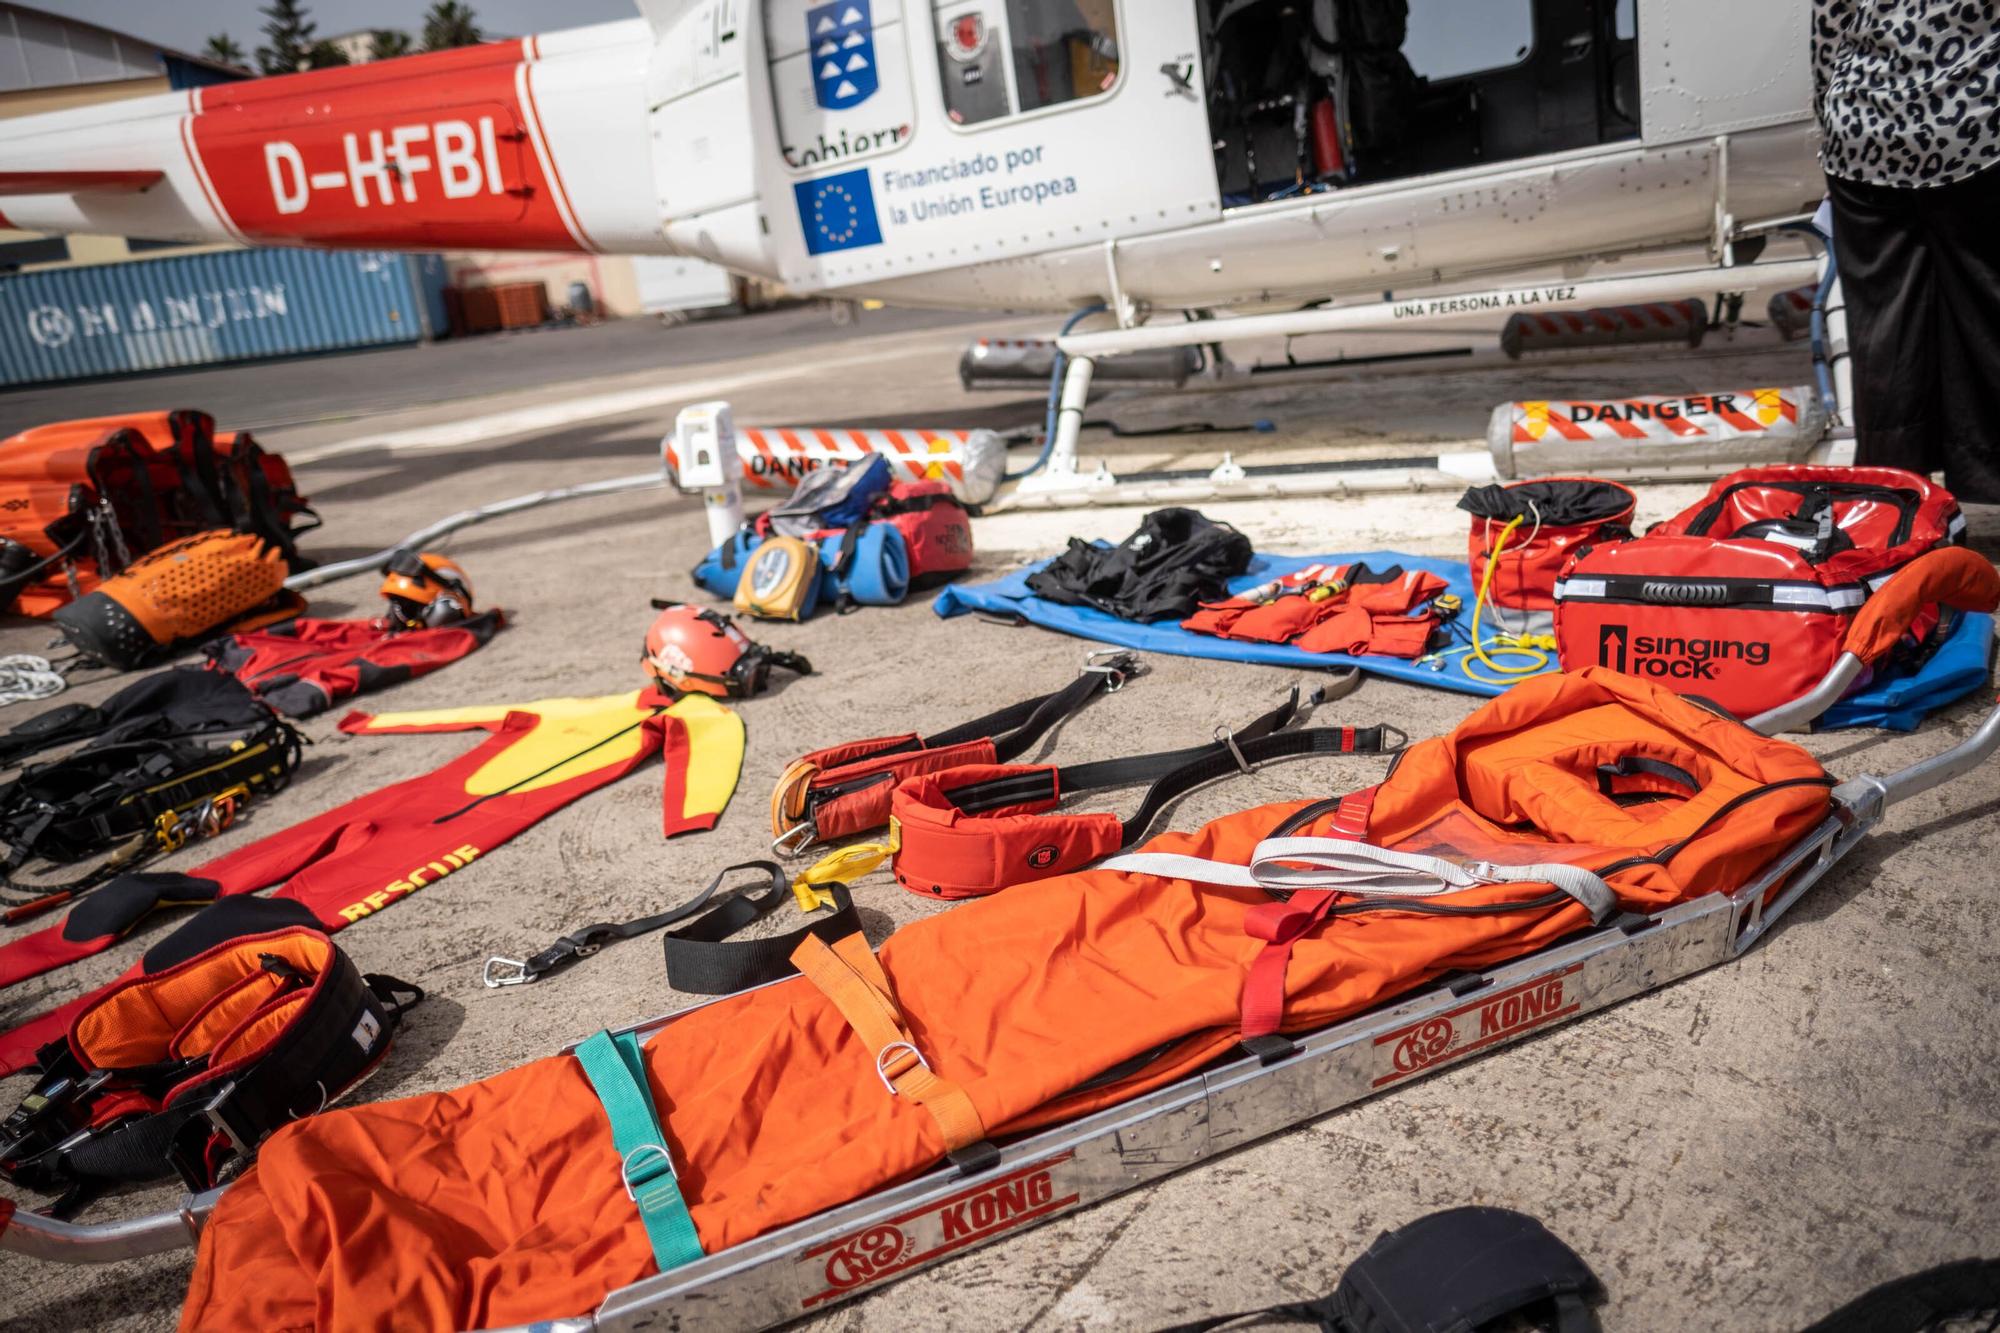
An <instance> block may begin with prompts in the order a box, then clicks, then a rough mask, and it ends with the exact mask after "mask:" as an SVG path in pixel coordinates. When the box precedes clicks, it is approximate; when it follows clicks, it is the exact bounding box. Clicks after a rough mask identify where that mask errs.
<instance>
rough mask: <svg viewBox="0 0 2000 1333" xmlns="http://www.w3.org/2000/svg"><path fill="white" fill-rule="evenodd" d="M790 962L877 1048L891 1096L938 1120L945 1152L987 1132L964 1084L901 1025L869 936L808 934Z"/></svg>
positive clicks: (877, 1061)
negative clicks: (935, 1064)
mask: <svg viewBox="0 0 2000 1333" xmlns="http://www.w3.org/2000/svg"><path fill="white" fill-rule="evenodd" d="M792 966H793V967H796V968H797V969H798V970H799V971H800V972H801V973H802V974H803V975H804V976H805V979H806V980H807V981H810V982H811V983H812V984H813V985H814V986H817V987H818V988H819V991H820V994H822V995H824V996H826V998H827V999H828V1000H831V1001H832V1002H833V1007H834V1008H836V1009H838V1010H840V1015H841V1017H842V1018H845V1019H846V1020H847V1024H848V1026H849V1027H851V1028H853V1029H854V1035H856V1036H857V1037H859V1038H861V1042H862V1045H864V1046H866V1047H867V1048H868V1049H870V1050H872V1051H873V1052H874V1053H875V1072H876V1073H877V1074H879V1075H880V1076H881V1078H882V1081H883V1083H885V1084H887V1085H888V1088H889V1092H890V1094H891V1095H892V1096H898V1097H908V1098H909V1099H910V1100H911V1101H914V1102H916V1103H917V1104H918V1105H919V1106H921V1107H923V1108H924V1109H925V1110H926V1111H929V1112H930V1113H931V1118H932V1119H933V1120H935V1121H936V1122H937V1127H938V1130H939V1132H940V1133H942V1134H943V1135H944V1148H945V1151H946V1152H956V1151H958V1150H959V1149H960V1148H965V1147H969V1146H970V1145H972V1144H975V1143H978V1142H979V1141H980V1140H982V1139H984V1138H985V1137H986V1126H985V1124H984V1123H983V1122H982V1121H981V1120H980V1118H979V1112H978V1111H977V1110H976V1109H975V1108H974V1107H973V1105H972V1099H971V1098H970V1097H968V1096H966V1095H965V1089H964V1088H961V1087H959V1086H958V1084H956V1083H953V1082H952V1081H951V1080H950V1079H947V1078H941V1077H940V1076H938V1075H937V1074H936V1073H934V1072H932V1070H931V1067H930V1065H929V1064H928V1063H927V1062H926V1061H925V1060H924V1057H923V1054H922V1052H920V1051H918V1050H917V1047H916V1043H915V1042H914V1041H912V1040H911V1037H910V1031H909V1029H908V1028H907V1027H905V1026H904V1025H903V1016H902V1012H901V1011H900V1010H899V1009H897V1007H896V1000H895V997H894V996H893V995H892V994H890V991H889V978H888V976H887V975H886V974H885V973H884V972H883V971H882V964H881V962H880V961H879V960H878V959H877V958H876V957H875V951H874V950H872V949H870V948H869V947H868V941H867V939H866V938H865V937H863V936H862V935H861V934H859V933H858V932H857V933H855V934H853V935H848V936H845V937H843V938H842V939H841V940H840V941H838V942H837V943H835V944H834V945H833V946H832V947H831V948H829V947H828V946H827V944H826V943H825V941H823V940H821V939H820V938H819V936H817V935H808V936H806V937H805V939H804V940H803V941H801V942H800V944H799V947H798V948H796V949H794V950H793V951H792Z"/></svg>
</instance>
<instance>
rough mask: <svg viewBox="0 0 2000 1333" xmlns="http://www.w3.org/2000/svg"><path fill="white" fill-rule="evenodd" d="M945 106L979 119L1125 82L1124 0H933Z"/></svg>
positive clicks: (970, 121)
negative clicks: (1121, 46)
mask: <svg viewBox="0 0 2000 1333" xmlns="http://www.w3.org/2000/svg"><path fill="white" fill-rule="evenodd" d="M932 8H933V12H934V15H935V17H936V21H937V44H938V72H939V74H940V75H941V76H942V78H943V82H944V103H945V114H946V115H947V116H949V117H950V118H951V121H952V123H953V124H956V125H977V124H980V123H982V122H985V121H991V120H999V119H1002V118H1004V117H1007V116H1012V115H1016V114H1019V113H1021V112H1024V111H1035V110H1039V109H1040V108H1042V107H1048V106H1057V105H1060V104H1061V103H1064V102H1076V101H1082V100H1083V99H1085V98H1091V97H1101V96H1103V95H1104V94H1105V93H1108V92H1110V91H1111V89H1112V87H1113V86H1114V85H1115V84H1116V83H1117V82H1118V69H1119V59H1118V10H1117V3H1116V0H933V6H932Z"/></svg>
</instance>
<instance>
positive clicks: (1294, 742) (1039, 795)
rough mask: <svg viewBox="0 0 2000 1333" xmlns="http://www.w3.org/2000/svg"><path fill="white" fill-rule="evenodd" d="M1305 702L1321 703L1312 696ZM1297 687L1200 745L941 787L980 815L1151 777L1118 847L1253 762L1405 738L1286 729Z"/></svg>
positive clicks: (1377, 747)
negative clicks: (1168, 810) (1275, 703)
mask: <svg viewBox="0 0 2000 1333" xmlns="http://www.w3.org/2000/svg"><path fill="white" fill-rule="evenodd" d="M1312 702H1314V703H1318V702H1320V698H1319V696H1318V695H1317V694H1315V695H1314V696H1313V699H1312ZM1298 712H1299V692H1298V689H1297V687H1294V688H1293V690H1292V693H1291V697H1290V698H1288V699H1286V701H1285V702H1284V703H1282V704H1280V705H1279V706H1278V707H1276V708H1274V709H1272V710H1271V711H1270V712H1268V713H1265V714H1264V715H1263V716H1262V717H1259V718H1257V719H1255V720H1254V721H1252V722H1250V723H1249V724H1248V725H1246V726H1244V727H1242V728H1241V729H1239V730H1237V731H1234V732H1226V733H1222V732H1220V729H1219V728H1218V732H1219V733H1220V734H1219V735H1218V738H1217V739H1216V740H1213V741H1210V742H1209V743H1208V744H1206V745H1195V746H1189V747H1187V748H1185V749H1180V750H1162V751H1160V752H1159V753H1156V754H1142V755H1131V756H1128V757H1126V758H1123V759H1100V760H1097V761H1095V762H1093V763H1088V764H1073V765H1070V766H1069V767H1066V768H1058V769H1055V770H1053V771H1051V770H1049V769H1046V768H1042V769H1036V770H1033V771H1031V772H1027V773H1018V774H1010V775H1009V776H1007V777H1004V778H995V779H993V780H991V781H988V782H978V783H972V784H970V785H968V786H963V787H957V788H953V789H950V790H947V791H946V792H945V793H944V795H945V799H946V800H948V801H950V802H951V804H952V805H953V806H954V807H955V808H957V809H958V810H961V811H963V812H964V813H966V814H982V813H985V812H986V811H989V810H999V809H1003V808H1005V807H1007V806H1013V805H1021V804H1025V803H1028V802H1032V801H1046V800H1053V799H1055V798H1056V797H1057V796H1058V795H1059V794H1060V795H1063V796H1070V795H1075V794H1077V793H1080V792H1086V791H1103V790H1106V789H1109V788H1112V787H1133V786H1137V785H1138V784H1140V783H1142V782H1143V783H1150V784H1151V785H1150V786H1149V787H1148V788H1147V790H1146V794H1145V796H1144V797H1143V798H1142V799H1141V800H1140V802H1139V808H1138V810H1136V811H1135V812H1134V813H1133V815H1132V817H1131V818H1130V819H1127V820H1125V821H1124V829H1125V836H1124V842H1123V845H1124V846H1127V847H1129V846H1131V845H1132V844H1133V843H1134V842H1137V841H1138V840H1139V839H1140V838H1142V837H1143V836H1145V832H1146V829H1147V828H1148V827H1150V826H1151V824H1152V822H1153V821H1154V820H1155V819H1157V818H1158V817H1159V814H1160V811H1162V810H1163V809H1165V808H1166V807H1167V806H1168V805H1169V804H1171V803H1172V802H1173V801H1175V800H1178V799H1179V798H1180V797H1182V796H1184V795H1186V794H1187V793H1188V792H1191V791H1193V790H1194V789H1195V788H1197V787H1201V786H1205V785H1206V784H1208V783H1210V782H1213V781H1215V780H1216V779H1217V778H1223V777H1229V776H1231V775H1232V774H1236V773H1248V772H1249V771H1250V770H1251V768H1252V767H1254V766H1255V765H1257V764H1260V763H1264V762H1267V761H1269V760H1273V759H1291V758H1299V757H1303V756H1307V755H1330V754H1383V753H1388V752H1392V751H1395V750H1400V749H1401V748H1402V747H1403V746H1404V745H1405V744H1406V743H1407V742H1408V740H1409V737H1408V736H1406V735H1404V733H1403V732H1401V731H1399V730H1398V729H1396V728H1395V727H1391V726H1386V725H1379V724H1378V725H1376V726H1372V727H1312V728H1308V729H1306V730H1302V731H1287V730H1285V728H1286V727H1287V726H1288V725H1289V724H1290V723H1291V722H1292V721H1293V720H1294V719H1295V718H1296V717H1297V716H1298Z"/></svg>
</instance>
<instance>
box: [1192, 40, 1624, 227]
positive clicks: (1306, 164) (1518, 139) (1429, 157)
mask: <svg viewBox="0 0 2000 1333" xmlns="http://www.w3.org/2000/svg"><path fill="white" fill-rule="evenodd" d="M1197 3H1198V13H1199V16H1200V20H1201V31H1202V61H1203V68H1204V74H1205V80H1204V82H1205V85H1206V87H1207V94H1208V117H1209V128H1210V131H1211V136H1212V138H1213V141H1214V149H1215V174H1216V182H1217V185H1218V187H1219V189H1220V192H1221V196H1222V205H1223V207H1224V208H1236V207H1242V206H1244V205H1250V204H1258V203H1264V202H1267V201H1271V200H1277V199H1287V198H1292V197H1294V196H1297V195H1301V194H1312V193H1318V192H1320V191H1324V190H1335V189H1342V188H1347V187H1351V186H1355V185H1368V184H1375V183H1377V182H1381V181H1392V180H1399V179H1405V178H1408V177H1412V176H1424V175H1430V174H1432V173H1435V172H1443V171H1453V170H1458V169H1460V168H1465V167H1472V166H1478V165H1481V164H1483V163H1487V162H1503V161H1508V160H1512V159H1518V158H1525V157H1535V156H1539V155H1541V154H1545V153H1558V152H1564V151H1567V150H1571V149H1576V148H1585V147H1589V146H1592V145H1595V144H1603V143H1612V142H1615V141H1618V140H1621V139H1634V138H1637V137H1638V135H1639V52H1638V16H1637V3H1636V0H1197Z"/></svg>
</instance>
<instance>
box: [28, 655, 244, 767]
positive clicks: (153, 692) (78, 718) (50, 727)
mask: <svg viewBox="0 0 2000 1333" xmlns="http://www.w3.org/2000/svg"><path fill="white" fill-rule="evenodd" d="M268 711H269V710H268V709H266V708H265V707H264V705H263V704H262V703H260V702H259V701H258V699H257V697H256V696H255V695H254V694H252V693H251V692H250V690H249V688H248V687H247V686H245V685H244V684H243V682H242V681H239V680H238V679H236V677H234V676H231V675H228V674H227V673H224V672H220V671H209V670H206V669H204V668H201V667H175V668H172V669H170V670H167V671H156V672H154V673H153V674H152V675H150V676H142V677H140V678H139V679H138V680H135V681H133V682H132V683H131V684H130V685H127V686H126V687H125V688H124V689H122V690H120V691H118V692H117V693H116V694H114V695H112V696H111V697H110V698H108V699H106V700H105V701H104V702H103V703H101V704H98V705H96V706H94V707H93V706H92V705H90V704H62V705H60V706H58V707H55V708H51V709H48V710H47V711H46V712H42V713H38V714H36V715H35V716H34V717H31V718H29V719H28V720H27V721H26V722H23V723H22V724H21V725H20V726H18V727H15V728H14V729H13V730H12V731H9V732H7V733H5V734H4V735H0V768H11V767H13V766H15V765H17V764H19V763H20V762H21V761H22V760H23V759H25V758H27V757H28V756H29V755H32V754H36V753H39V752H40V751H43V750H51V749H54V748H55V747H57V746H59V745H70V744H74V743H75V742H77V741H85V740H96V741H98V742H99V743H100V744H106V745H108V744H113V743H116V742H120V741H132V740H145V739H149V738H155V737H162V736H171V735H178V734H188V733H194V732H203V731H226V730H231V729H234V728H241V727H246V726H255V725H257V724H258V723H260V722H261V721H262V720H263V719H264V717H265V715H266V714H267V712H268Z"/></svg>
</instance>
